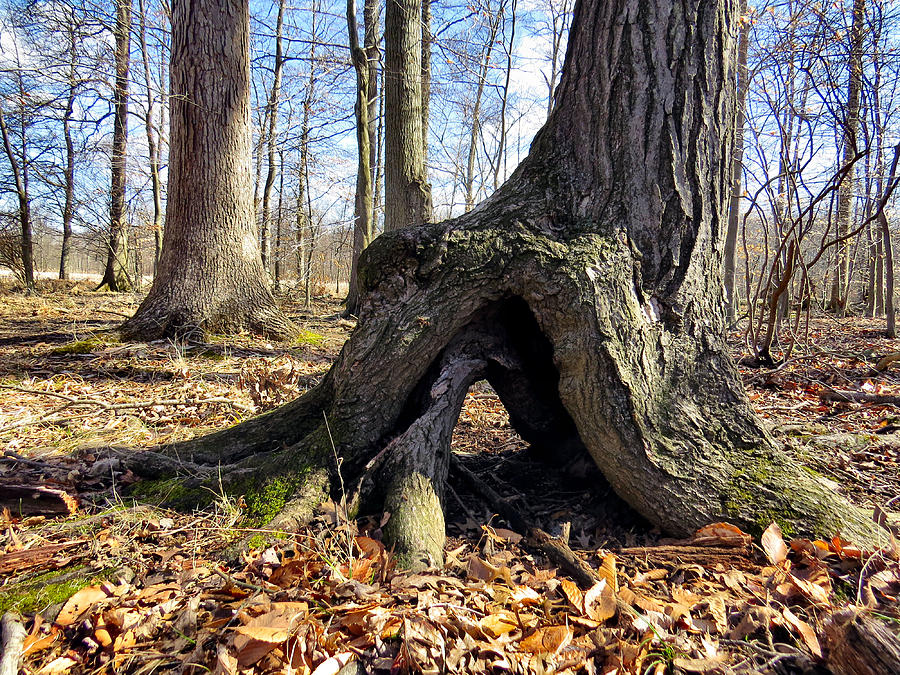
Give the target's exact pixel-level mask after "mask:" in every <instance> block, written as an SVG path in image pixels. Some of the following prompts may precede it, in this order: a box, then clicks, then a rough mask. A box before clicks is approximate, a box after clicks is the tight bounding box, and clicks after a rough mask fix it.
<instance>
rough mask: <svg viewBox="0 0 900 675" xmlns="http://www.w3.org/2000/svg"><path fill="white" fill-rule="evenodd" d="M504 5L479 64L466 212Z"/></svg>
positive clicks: (472, 190) (470, 202)
mask: <svg viewBox="0 0 900 675" xmlns="http://www.w3.org/2000/svg"><path fill="white" fill-rule="evenodd" d="M501 13H502V5H501V6H500V7H499V8H498V10H497V13H496V14H492V15H491V17H490V19H489V21H490V24H489V26H488V29H489V30H488V39H487V40H486V41H485V45H484V51H483V52H482V60H481V63H479V64H478V81H477V83H476V86H475V102H474V103H473V104H472V126H471V127H470V130H469V153H468V155H467V158H466V179H465V189H466V212H467V213H468V212H469V211H471V210H472V209H473V208H475V158H476V157H477V155H478V141H479V139H480V138H481V100H482V97H483V96H484V87H485V85H486V84H487V76H488V70H489V69H490V67H491V55H492V54H493V52H494V43H495V42H496V40H497V31H498V30H499V28H500V18H501Z"/></svg>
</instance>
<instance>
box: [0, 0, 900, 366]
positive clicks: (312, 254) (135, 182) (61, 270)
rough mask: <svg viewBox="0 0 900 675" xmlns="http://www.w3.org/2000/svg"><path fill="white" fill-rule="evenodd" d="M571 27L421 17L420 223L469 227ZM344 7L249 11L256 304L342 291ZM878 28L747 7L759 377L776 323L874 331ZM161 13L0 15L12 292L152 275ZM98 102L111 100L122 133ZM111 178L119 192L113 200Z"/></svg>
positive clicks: (508, 16)
mask: <svg viewBox="0 0 900 675" xmlns="http://www.w3.org/2000/svg"><path fill="white" fill-rule="evenodd" d="M364 9H365V8H362V7H360V8H359V15H360V21H359V25H360V26H364V25H367V24H372V23H373V18H374V24H375V25H373V26H371V28H370V33H371V34H372V35H373V37H372V38H371V39H373V40H375V41H376V42H377V45H376V46H377V48H376V49H374V50H371V49H370V51H369V53H370V54H371V56H370V60H371V61H372V63H371V64H370V65H372V66H374V73H375V78H374V86H371V85H370V90H369V91H370V94H372V97H371V100H370V108H371V110H372V111H373V112H374V115H373V116H372V117H373V122H372V125H373V127H374V129H375V133H374V138H373V147H372V153H373V155H374V157H373V159H374V162H373V167H374V168H373V173H374V190H373V208H374V213H375V220H376V228H380V227H381V222H382V220H383V218H382V202H383V200H382V193H383V187H382V186H383V180H382V176H383V165H384V160H383V142H382V139H383V126H384V125H383V124H382V118H383V104H382V97H381V93H382V87H381V84H382V78H381V76H380V72H381V64H382V63H383V59H382V57H381V53H382V49H381V45H382V37H383V36H382V34H381V24H382V23H383V22H382V21H380V17H379V16H376V15H380V12H381V10H379V8H377V7H375V5H374V4H373V6H372V8H370V9H369V12H370V13H369V14H368V15H366V16H364ZM571 9H572V3H571V2H569V0H558V1H557V0H553V1H549V2H548V1H545V0H539V1H534V0H499V1H498V2H494V1H493V0H478V1H477V2H471V3H452V2H451V3H434V4H433V5H432V4H430V3H426V4H425V6H424V7H423V11H422V16H423V22H424V23H423V25H425V26H426V28H425V33H424V34H425V36H426V40H425V41H424V43H423V54H427V55H429V57H428V58H427V59H426V60H425V61H423V62H430V68H425V67H423V78H424V81H425V82H427V86H426V87H425V92H426V94H425V98H426V100H425V101H424V108H425V114H426V115H427V122H428V133H427V138H428V144H427V157H426V161H427V170H428V179H429V181H430V182H431V184H432V191H433V204H434V212H433V217H434V219H435V220H441V219H444V218H446V217H451V216H454V215H459V214H460V213H462V212H464V211H467V210H470V209H471V208H472V207H473V206H474V204H476V203H478V202H479V201H480V200H481V199H483V198H484V197H485V196H487V195H488V194H490V193H491V192H492V191H493V190H494V189H495V188H496V187H497V186H498V185H499V184H501V183H502V182H503V180H504V179H505V178H506V177H507V176H508V175H509V174H510V173H511V172H512V170H513V169H514V168H515V167H516V165H517V164H518V163H519V161H520V159H521V158H522V157H523V156H524V155H525V154H526V153H527V150H528V146H529V143H530V140H531V138H532V136H533V134H534V132H535V131H536V130H537V129H538V128H539V127H540V125H541V124H542V123H543V121H544V120H545V118H546V116H547V114H548V113H549V110H550V109H551V107H552V105H553V91H554V88H555V86H556V83H557V80H558V74H559V70H560V67H561V62H562V57H563V55H564V51H565V42H566V37H567V30H568V26H569V22H570V19H571V16H570V14H571ZM345 11H346V7H345V5H344V4H343V3H334V2H332V3H329V2H327V1H323V0H316V1H314V2H312V3H300V4H288V3H287V2H285V1H283V0H278V1H275V2H253V3H251V12H252V25H251V32H252V36H251V40H252V46H251V49H252V57H251V68H252V98H253V114H252V124H253V130H254V155H253V172H254V185H255V189H254V204H255V209H256V217H257V222H258V229H259V236H260V244H261V247H262V251H263V259H264V261H265V264H266V267H267V269H268V271H269V273H270V275H271V277H272V280H273V283H274V285H275V287H276V288H280V287H281V285H282V284H285V283H289V284H290V285H291V286H298V287H300V288H301V289H303V291H304V295H305V296H306V297H309V296H310V294H311V293H318V292H322V291H324V290H326V289H334V291H335V292H336V294H341V293H343V292H344V289H345V288H346V283H347V281H348V278H349V274H350V259H351V255H352V248H353V247H352V225H353V218H354V215H353V214H354V212H353V208H354V206H353V203H354V187H355V177H356V176H355V171H356V159H355V158H356V152H357V151H356V142H355V135H354V128H355V118H354V115H353V102H354V99H355V87H356V79H355V73H354V68H353V65H352V63H351V59H350V54H349V50H348V26H347V19H346V14H345ZM898 16H900V7H898V5H897V3H896V2H893V1H892V0H853V1H852V2H851V1H847V2H831V3H822V2H808V1H805V0H788V1H786V2H751V3H749V4H747V6H746V8H745V12H744V16H743V24H742V32H741V44H740V48H739V50H738V51H739V59H740V60H741V64H740V65H741V67H740V68H739V69H738V71H737V72H738V73H739V77H738V79H739V81H738V82H737V83H736V84H737V86H738V87H739V92H740V96H741V100H742V110H743V115H741V116H740V117H739V119H738V121H737V123H738V127H739V132H740V133H742V139H743V142H742V146H741V149H740V151H739V152H738V153H736V156H735V158H734V176H735V186H734V199H733V206H732V213H731V216H732V222H731V224H730V232H729V240H728V250H727V251H726V272H727V273H726V287H727V288H728V289H729V292H730V298H731V299H732V302H731V311H732V318H738V316H741V317H743V318H749V319H750V321H749V322H748V323H747V335H748V344H749V345H750V346H751V348H752V349H753V351H755V353H756V354H758V356H759V358H760V360H761V361H767V360H771V354H770V347H771V345H772V344H773V343H777V340H778V335H777V331H776V330H775V329H776V328H777V327H780V326H783V325H786V326H790V325H792V324H791V323H787V324H783V321H784V320H785V319H789V318H791V308H795V309H796V308H798V307H799V308H803V307H808V306H810V305H811V304H815V305H819V306H822V307H827V308H830V309H833V310H837V311H839V312H843V311H845V310H848V309H852V310H853V311H856V312H865V313H867V314H869V315H871V316H876V315H888V316H892V314H893V301H892V300H893V298H892V290H891V288H892V286H893V283H892V282H893V255H892V254H893V247H894V244H893V241H894V239H896V237H895V230H896V227H897V225H896V222H895V218H893V217H892V216H893V210H894V205H895V195H894V187H895V176H893V175H892V172H893V170H894V169H895V159H896V152H897V150H898V148H900V146H897V147H895V144H896V143H897V140H898V134H897V128H898V65H900V64H898V45H900V33H898V26H900V24H898ZM169 18H170V8H169V6H168V3H166V2H161V3H160V2H155V1H154V0H133V2H132V1H131V0H121V1H120V2H118V3H113V2H110V3H106V4H104V3H102V2H80V1H79V2H73V1H67V2H18V1H16V2H5V3H4V6H3V27H2V34H0V46H2V62H0V63H2V71H0V77H2V80H0V111H2V118H0V119H2V131H3V150H4V152H3V153H2V159H3V161H2V162H0V167H2V168H0V171H2V174H0V188H2V190H3V198H2V201H0V206H2V214H0V218H2V221H0V228H2V235H0V236H2V245H0V264H2V265H3V266H5V267H6V268H7V269H8V270H11V271H12V272H13V273H14V274H15V275H16V276H17V277H19V279H20V280H21V282H22V283H28V280H29V278H30V277H31V275H32V272H31V271H30V268H32V267H33V269H34V270H35V272H34V273H35V274H37V275H38V276H40V277H60V278H79V277H83V276H90V275H97V274H100V273H102V272H103V270H104V267H105V266H106V264H107V259H108V258H110V257H111V256H116V257H118V258H122V257H123V256H127V261H124V262H126V264H125V268H126V269H127V270H128V278H129V283H130V285H132V286H133V287H134V288H135V289H140V288H145V287H146V286H147V285H148V283H149V281H150V280H151V279H152V275H153V271H154V266H155V261H156V259H157V257H158V255H159V250H160V246H161V237H162V232H163V231H164V229H165V223H164V215H165V201H166V177H167V135H168V129H167V126H168V121H167V110H168V92H167V87H168V60H169V44H170V37H169V35H170V34H169ZM117 55H118V56H117ZM426 71H427V72H426ZM117 74H118V77H117ZM117 100H118V101H119V102H120V105H127V118H126V119H127V125H126V128H125V132H124V133H123V134H121V135H120V136H116V134H115V132H114V127H115V120H116V117H117V116H116V114H115V106H116V101H117ZM118 161H121V163H122V164H124V181H122V180H117V181H115V187H114V188H112V189H111V186H112V185H114V182H113V181H112V178H111V173H112V171H111V169H112V166H113V165H114V164H115V163H116V162H118ZM122 191H124V195H123V198H124V207H123V208H124V215H123V217H122V218H121V220H120V222H121V225H120V228H123V229H124V232H125V236H124V238H123V239H124V240H126V241H127V244H128V246H127V253H126V251H125V249H120V250H118V252H117V253H113V252H112V249H111V247H110V240H111V235H110V230H111V227H112V226H111V221H112V220H113V219H115V218H111V215H110V213H111V212H110V207H111V205H112V204H113V202H114V201H116V200H117V199H118V198H117V197H116V193H118V192H122ZM29 251H33V252H32V253H29ZM29 257H30V258H32V260H31V261H28V258H29ZM799 316H800V314H799V313H798V314H797V315H796V317H794V319H797V318H799ZM888 323H889V324H890V326H892V325H893V319H892V318H889V319H888ZM797 326H798V327H799V324H797ZM888 330H889V332H892V331H893V328H892V327H889V328H888Z"/></svg>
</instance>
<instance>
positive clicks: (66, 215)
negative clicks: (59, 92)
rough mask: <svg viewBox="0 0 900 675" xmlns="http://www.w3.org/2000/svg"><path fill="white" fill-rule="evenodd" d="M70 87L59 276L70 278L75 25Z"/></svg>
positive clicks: (65, 120) (65, 127)
mask: <svg viewBox="0 0 900 675" xmlns="http://www.w3.org/2000/svg"><path fill="white" fill-rule="evenodd" d="M68 34H69V45H68V46H69V50H68V51H69V89H68V93H67V95H66V110H65V112H64V113H63V119H62V123H63V140H64V141H65V144H66V165H65V168H64V169H63V183H64V184H63V211H62V227H63V233H62V244H61V245H60V249H59V278H60V279H68V278H69V266H70V262H69V261H70V258H71V256H72V220H73V219H74V217H75V141H74V139H73V138H72V116H73V114H74V112H75V98H76V96H77V95H78V81H77V78H78V73H77V71H76V69H75V68H76V65H77V60H78V54H77V51H76V50H77V47H78V43H77V41H76V37H75V28H74V26H71V25H70V26H69V29H68Z"/></svg>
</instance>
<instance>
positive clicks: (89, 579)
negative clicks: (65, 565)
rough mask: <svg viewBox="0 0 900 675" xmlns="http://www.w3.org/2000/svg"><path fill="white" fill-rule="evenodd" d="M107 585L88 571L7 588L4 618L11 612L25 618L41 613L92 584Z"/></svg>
mask: <svg viewBox="0 0 900 675" xmlns="http://www.w3.org/2000/svg"><path fill="white" fill-rule="evenodd" d="M100 581H103V578H102V577H98V576H97V575H96V574H92V573H90V572H89V571H88V570H87V568H86V567H80V568H77V569H74V570H56V571H54V572H47V573H45V574H41V575H40V576H37V577H34V578H32V579H29V580H27V581H23V582H20V583H16V584H10V585H9V586H5V587H4V589H3V593H2V594H0V615H2V614H3V613H4V612H6V611H8V610H11V609H13V610H16V611H18V612H20V613H21V614H34V613H36V612H41V611H43V610H44V609H46V608H47V607H49V606H50V605H55V604H57V603H60V602H65V601H66V600H68V599H69V598H71V597H72V596H73V595H74V594H75V593H76V592H78V591H80V590H81V589H82V588H84V587H85V586H89V585H91V584H92V583H95V582H100Z"/></svg>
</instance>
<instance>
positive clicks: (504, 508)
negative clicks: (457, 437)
mask: <svg viewBox="0 0 900 675" xmlns="http://www.w3.org/2000/svg"><path fill="white" fill-rule="evenodd" d="M450 468H451V470H452V471H454V472H456V473H457V474H458V475H460V476H461V477H462V478H464V479H465V480H466V482H467V483H469V485H470V486H471V487H472V488H473V489H475V490H476V491H477V492H478V493H479V494H481V496H482V497H484V498H485V499H486V500H487V502H488V504H490V506H491V508H492V509H494V510H495V511H497V513H498V514H499V515H500V516H501V517H502V518H504V519H505V520H506V521H508V522H509V524H510V525H512V527H513V529H514V530H518V531H519V532H522V533H523V534H524V535H525V539H524V540H523V542H522V543H523V544H525V546H527V547H530V548H533V549H537V550H538V551H540V552H541V553H543V554H544V555H546V556H547V557H548V558H549V559H550V560H551V561H552V562H553V563H555V564H556V565H559V566H560V567H561V568H562V569H563V571H564V572H565V573H566V574H568V575H569V576H571V577H572V578H573V579H574V580H575V582H576V583H577V584H578V585H579V586H581V587H582V588H590V587H591V586H593V585H594V584H596V583H597V582H598V581H600V576H599V575H598V574H597V573H596V572H595V571H594V570H593V569H592V568H591V566H590V565H588V564H587V563H586V562H584V560H582V559H581V558H579V557H578V556H577V555H576V554H575V552H574V551H573V550H572V549H571V548H570V547H569V545H568V544H567V543H566V542H564V541H563V540H561V539H557V538H555V537H551V536H550V535H549V534H547V533H546V532H544V530H542V529H540V528H539V527H535V526H533V525H531V523H529V519H528V518H527V517H526V516H524V515H523V514H521V513H520V512H519V510H518V509H516V508H515V507H514V506H513V505H512V504H511V503H510V502H509V500H508V499H506V498H504V497H501V496H500V495H499V494H497V492H496V491H495V490H494V489H493V488H492V487H491V486H490V485H488V484H487V483H486V482H485V481H484V480H482V479H481V478H480V477H479V476H477V475H476V474H475V473H474V472H473V471H470V470H469V469H467V468H466V467H464V466H463V465H462V464H461V463H460V461H459V460H458V459H457V458H456V457H455V456H453V455H452V454H451V456H450Z"/></svg>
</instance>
